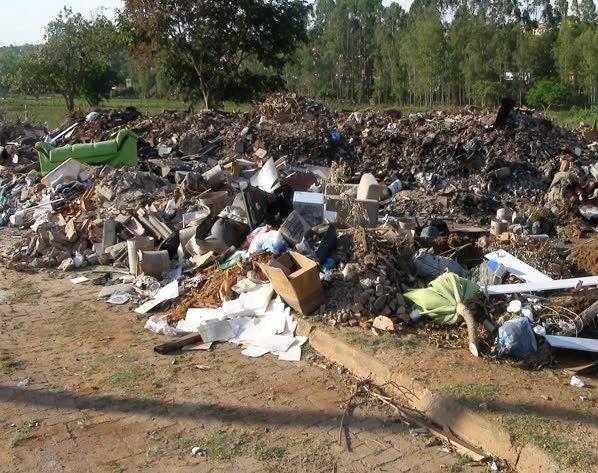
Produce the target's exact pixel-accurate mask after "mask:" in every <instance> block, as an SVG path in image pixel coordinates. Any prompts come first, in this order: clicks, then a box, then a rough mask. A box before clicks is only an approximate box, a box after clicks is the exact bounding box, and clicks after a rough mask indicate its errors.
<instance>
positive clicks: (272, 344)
mask: <svg viewBox="0 0 598 473" xmlns="http://www.w3.org/2000/svg"><path fill="white" fill-rule="evenodd" d="M294 341H295V337H293V336H292V335H258V336H257V337H255V338H254V339H253V343H252V345H256V346H259V347H264V348H269V349H270V351H287V350H288V349H289V348H290V347H291V345H292V344H293V342H294Z"/></svg>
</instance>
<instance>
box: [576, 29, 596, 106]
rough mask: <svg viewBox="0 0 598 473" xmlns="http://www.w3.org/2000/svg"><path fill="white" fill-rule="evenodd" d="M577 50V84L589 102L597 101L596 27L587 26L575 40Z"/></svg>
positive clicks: (594, 102)
mask: <svg viewBox="0 0 598 473" xmlns="http://www.w3.org/2000/svg"><path fill="white" fill-rule="evenodd" d="M576 44H577V49H578V51H579V86H580V87H581V89H582V92H583V93H584V94H585V96H586V97H587V98H588V100H589V102H590V104H592V105H594V104H596V103H597V102H598V60H597V58H598V29H596V28H587V29H586V30H585V31H584V32H583V33H581V34H580V35H579V37H578V38H577V41H576Z"/></svg>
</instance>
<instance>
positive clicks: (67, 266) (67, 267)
mask: <svg viewBox="0 0 598 473" xmlns="http://www.w3.org/2000/svg"><path fill="white" fill-rule="evenodd" d="M58 269H61V270H62V271H72V270H73V269H75V260H74V259H73V258H66V259H65V260H64V261H63V262H62V263H60V265H59V266H58Z"/></svg>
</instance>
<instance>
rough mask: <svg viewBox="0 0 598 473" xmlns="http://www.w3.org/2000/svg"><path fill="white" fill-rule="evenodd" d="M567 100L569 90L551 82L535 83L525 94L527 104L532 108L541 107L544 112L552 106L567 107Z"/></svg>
mask: <svg viewBox="0 0 598 473" xmlns="http://www.w3.org/2000/svg"><path fill="white" fill-rule="evenodd" d="M569 99H570V94H569V89H567V87H566V86H564V85H563V84H561V83H559V82H554V81H551V80H541V81H539V82H536V83H535V84H534V85H533V86H532V88H531V89H530V90H529V92H528V93H527V103H528V104H530V105H531V106H532V107H542V108H543V109H544V111H546V110H548V109H549V108H550V107H552V106H557V107H559V106H563V105H567V103H568V102H569Z"/></svg>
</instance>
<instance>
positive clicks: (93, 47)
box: [13, 8, 123, 111]
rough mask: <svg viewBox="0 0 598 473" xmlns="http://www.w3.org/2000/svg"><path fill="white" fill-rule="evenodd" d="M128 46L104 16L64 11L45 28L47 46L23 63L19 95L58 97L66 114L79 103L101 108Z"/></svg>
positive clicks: (17, 78)
mask: <svg viewBox="0 0 598 473" xmlns="http://www.w3.org/2000/svg"><path fill="white" fill-rule="evenodd" d="M122 46H123V43H122V41H121V38H120V35H119V34H118V31H117V30H116V28H115V26H114V25H113V24H112V23H111V22H110V21H109V20H108V19H107V18H106V17H104V16H101V15H99V16H97V17H96V18H95V19H94V20H91V21H90V20H86V19H85V18H83V16H81V15H80V14H74V13H73V12H72V10H70V9H68V8H65V9H64V10H63V11H62V12H60V13H59V15H58V16H57V17H56V19H55V20H53V21H51V22H50V23H48V26H47V27H46V34H45V42H44V43H43V44H42V45H40V46H38V47H37V48H35V49H34V50H33V51H32V52H31V53H29V54H27V55H26V56H25V57H23V58H22V60H21V62H20V64H19V68H18V70H17V71H16V73H15V76H14V78H13V85H14V87H15V88H16V89H17V90H20V91H22V92H25V93H32V94H34V95H39V94H41V93H45V92H49V93H57V94H60V95H62V97H64V100H65V103H66V106H67V109H68V110H69V111H72V110H73V109H74V108H75V98H77V97H80V98H83V99H85V100H86V101H87V102H88V103H89V104H91V105H97V104H98V103H99V102H100V101H101V100H102V99H104V98H107V97H108V96H109V94H110V90H111V88H112V85H113V84H114V82H115V81H116V79H117V75H118V72H117V68H116V63H117V55H118V54H119V52H120V51H121V50H122Z"/></svg>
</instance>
